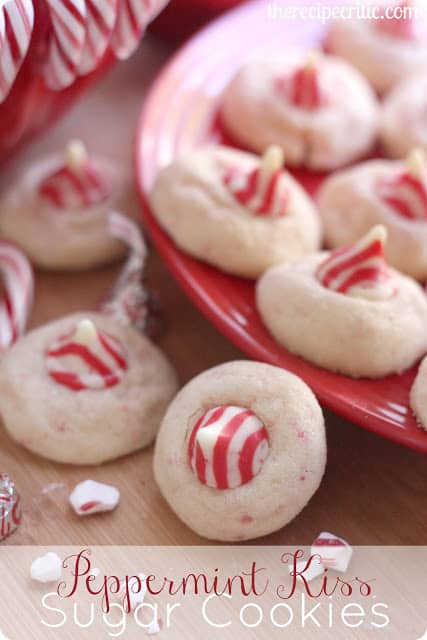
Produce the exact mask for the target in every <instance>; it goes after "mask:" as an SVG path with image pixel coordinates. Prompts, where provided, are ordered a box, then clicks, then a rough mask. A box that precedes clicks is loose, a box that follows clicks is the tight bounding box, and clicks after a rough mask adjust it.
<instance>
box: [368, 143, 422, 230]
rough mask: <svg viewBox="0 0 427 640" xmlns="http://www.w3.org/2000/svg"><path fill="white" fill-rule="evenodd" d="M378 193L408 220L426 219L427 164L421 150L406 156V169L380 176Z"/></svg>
mask: <svg viewBox="0 0 427 640" xmlns="http://www.w3.org/2000/svg"><path fill="white" fill-rule="evenodd" d="M378 195H379V196H380V198H381V200H383V202H385V203H386V204H387V205H388V206H389V207H391V208H392V209H393V210H394V212H395V213H397V214H399V215H401V216H403V217H404V218H408V219H410V220H426V219H427V165H426V162H425V156H424V154H423V152H422V151H418V150H414V151H412V152H411V154H410V155H409V157H408V169H407V170H406V171H403V172H402V171H399V172H398V173H393V175H391V176H386V177H385V178H382V179H381V180H380V181H379V183H378Z"/></svg>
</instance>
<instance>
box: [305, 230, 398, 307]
mask: <svg viewBox="0 0 427 640" xmlns="http://www.w3.org/2000/svg"><path fill="white" fill-rule="evenodd" d="M386 237H387V230H386V228H385V227H383V226H381V225H377V226H376V227H373V228H372V229H371V230H370V231H369V233H367V234H366V235H365V236H364V237H363V238H361V240H359V241H358V242H356V244H354V245H351V246H349V247H344V248H343V249H337V250H336V251H332V252H331V254H330V255H329V257H328V258H326V260H324V261H323V262H322V263H321V264H320V265H319V267H318V268H317V271H316V276H317V278H318V280H319V281H320V283H321V284H322V285H323V286H324V287H326V288H327V289H331V290H332V291H336V292H337V293H343V294H347V295H350V296H356V297H366V298H372V299H384V298H389V297H390V296H391V295H393V293H394V292H395V287H394V284H393V277H392V274H391V272H390V270H389V269H388V267H387V265H386V263H385V260H384V243H385V240H386Z"/></svg>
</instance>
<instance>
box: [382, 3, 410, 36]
mask: <svg viewBox="0 0 427 640" xmlns="http://www.w3.org/2000/svg"><path fill="white" fill-rule="evenodd" d="M393 9H395V11H394V12H393V13H394V15H393V16H389V17H383V18H380V19H379V20H374V21H373V24H374V27H375V29H376V30H377V31H378V32H379V33H383V34H385V35H387V36H390V37H391V38H398V39H400V40H414V39H415V37H416V30H415V26H416V22H415V11H416V9H415V7H414V5H413V2H412V1H411V0H403V2H398V3H397V4H396V5H394V6H393ZM399 9H400V11H399ZM380 10H382V11H384V10H385V7H382V8H380Z"/></svg>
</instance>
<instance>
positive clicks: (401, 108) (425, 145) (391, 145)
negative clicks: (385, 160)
mask: <svg viewBox="0 0 427 640" xmlns="http://www.w3.org/2000/svg"><path fill="white" fill-rule="evenodd" d="M380 133H381V141H382V143H383V146H384V148H385V151H386V153H387V154H388V155H389V156H390V157H392V158H403V157H405V156H406V155H407V153H409V151H410V150H411V149H412V148H413V147H420V148H422V149H424V150H425V151H427V68H426V70H425V72H424V73H422V74H417V75H415V76H411V77H410V78H408V79H407V80H406V81H404V82H402V83H401V84H399V85H398V86H397V87H396V88H395V89H394V90H393V91H392V92H391V93H390V94H389V95H388V96H387V98H386V99H385V101H384V104H383V108H382V117H381V130H380Z"/></svg>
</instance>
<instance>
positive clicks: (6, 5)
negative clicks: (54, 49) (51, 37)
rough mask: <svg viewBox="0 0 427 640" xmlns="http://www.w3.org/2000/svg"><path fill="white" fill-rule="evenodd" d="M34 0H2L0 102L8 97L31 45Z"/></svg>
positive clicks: (0, 14) (0, 3)
mask: <svg viewBox="0 0 427 640" xmlns="http://www.w3.org/2000/svg"><path fill="white" fill-rule="evenodd" d="M33 28H34V7H33V2H32V0H0V104H1V103H2V102H3V101H4V100H5V99H6V98H7V96H8V94H9V92H10V90H11V88H12V86H13V83H14V82H15V78H16V76H17V75H18V72H19V69H20V68H21V65H22V62H23V61H24V58H25V56H26V54H27V51H28V47H29V45H30V40H31V35H32V33H33Z"/></svg>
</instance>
